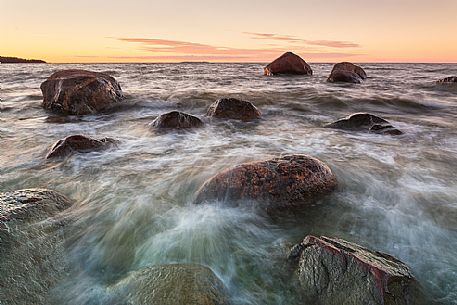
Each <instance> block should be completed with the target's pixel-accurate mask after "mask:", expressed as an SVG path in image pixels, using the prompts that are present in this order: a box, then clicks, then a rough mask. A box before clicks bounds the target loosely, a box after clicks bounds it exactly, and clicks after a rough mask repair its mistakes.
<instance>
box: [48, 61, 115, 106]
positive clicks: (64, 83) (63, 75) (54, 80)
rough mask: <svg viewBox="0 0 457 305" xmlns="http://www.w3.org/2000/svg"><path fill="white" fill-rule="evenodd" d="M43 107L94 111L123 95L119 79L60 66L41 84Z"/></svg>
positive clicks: (111, 104)
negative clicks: (61, 68)
mask: <svg viewBox="0 0 457 305" xmlns="http://www.w3.org/2000/svg"><path fill="white" fill-rule="evenodd" d="M41 91H42V92H43V107H44V108H45V109H48V110H50V111H52V112H54V113H58V114H73V115H82V114H94V113H99V112H102V111H106V110H108V109H109V108H111V107H112V106H113V105H115V104H117V103H119V102H121V101H122V99H123V94H122V90H121V87H120V85H119V83H118V82H117V81H116V80H115V79H114V78H113V77H111V76H109V75H107V74H105V73H99V72H92V71H86V70H63V71H58V72H56V73H54V74H52V75H51V76H50V77H49V78H48V79H47V80H46V81H45V82H44V83H42V84H41Z"/></svg>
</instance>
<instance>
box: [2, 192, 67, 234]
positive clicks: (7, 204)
mask: <svg viewBox="0 0 457 305" xmlns="http://www.w3.org/2000/svg"><path fill="white" fill-rule="evenodd" d="M70 206H71V201H70V200H68V199H67V198H66V197H65V196H63V195H61V194H59V193H57V192H55V191H51V190H47V189H26V190H19V191H14V192H5V193H0V226H2V225H6V224H7V223H8V222H10V221H20V222H25V221H30V220H35V221H38V220H41V219H43V218H46V217H51V216H53V215H55V214H57V213H58V212H60V211H62V210H64V209H66V208H68V207H70ZM0 228H1V227H0Z"/></svg>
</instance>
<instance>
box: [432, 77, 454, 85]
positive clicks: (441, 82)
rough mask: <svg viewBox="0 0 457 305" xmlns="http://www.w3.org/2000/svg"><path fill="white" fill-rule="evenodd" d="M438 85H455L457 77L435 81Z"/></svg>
mask: <svg viewBox="0 0 457 305" xmlns="http://www.w3.org/2000/svg"><path fill="white" fill-rule="evenodd" d="M437 83H438V84H455V83H457V76H449V77H445V78H443V79H440V80H438V81H437Z"/></svg>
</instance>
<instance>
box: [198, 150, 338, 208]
mask: <svg viewBox="0 0 457 305" xmlns="http://www.w3.org/2000/svg"><path fill="white" fill-rule="evenodd" d="M336 185H337V181H336V177H335V174H334V173H333V172H332V170H331V169H330V168H329V167H328V166H327V165H326V164H325V163H324V162H322V161H320V160H318V159H316V158H314V157H311V156H307V155H286V156H283V157H280V158H274V159H271V160H267V161H260V162H250V163H244V164H241V165H238V166H235V167H233V168H230V169H227V170H225V171H222V172H221V173H219V174H217V175H216V176H214V177H213V178H211V179H209V180H208V181H206V182H205V183H204V184H203V186H202V187H201V188H200V189H199V191H198V193H197V199H196V203H200V202H203V201H205V200H210V199H218V200H224V199H227V200H230V201H232V202H236V201H239V200H256V201H258V204H259V206H260V207H262V208H264V209H266V210H269V209H278V208H287V207H294V206H295V207H302V206H304V205H306V204H308V203H310V202H313V201H314V200H315V199H317V198H319V197H320V196H321V195H324V194H328V193H330V192H331V191H332V190H334V189H335V187H336Z"/></svg>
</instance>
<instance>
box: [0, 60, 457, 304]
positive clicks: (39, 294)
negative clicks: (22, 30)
mask: <svg viewBox="0 0 457 305" xmlns="http://www.w3.org/2000/svg"><path fill="white" fill-rule="evenodd" d="M0 59H1V58H0ZM259 74H261V73H260V72H259ZM264 75H265V76H268V77H284V76H286V79H287V77H290V76H291V75H292V76H293V77H312V75H313V69H312V68H311V66H310V65H309V64H308V63H306V61H305V60H303V59H302V58H300V57H299V56H298V55H296V54H294V53H291V52H287V53H285V54H283V55H282V56H280V57H279V58H277V59H276V60H274V61H273V62H272V63H270V64H268V65H267V66H266V67H265V68H264ZM456 79H457V77H447V78H443V79H442V80H438V81H436V82H437V86H440V85H441V84H446V85H453V84H454V83H456ZM369 81H370V78H369V76H368V75H367V73H366V72H365V70H364V69H363V68H362V67H360V66H357V65H354V64H352V63H348V62H343V63H338V64H335V65H334V67H333V69H332V71H331V73H330V75H329V76H328V78H327V79H326V80H323V81H322V82H323V83H327V82H328V83H329V84H328V86H334V87H338V85H336V84H334V83H349V84H350V85H349V86H355V87H357V88H359V87H360V86H363V84H364V83H366V82H369ZM351 84H354V85H351ZM125 85H126V86H128V84H125ZM123 86H124V85H123ZM41 92H42V95H43V102H42V104H41V106H42V108H43V109H44V110H43V109H41V111H46V112H49V113H51V114H53V115H58V116H66V117H68V116H88V115H94V114H106V113H111V112H113V111H116V110H117V109H116V106H117V105H120V104H121V105H122V104H126V103H128V102H127V101H126V98H125V96H124V92H123V91H122V89H121V86H120V84H119V82H118V81H117V80H116V79H115V78H114V77H113V76H111V75H109V73H105V72H93V71H86V70H62V71H57V72H55V73H53V74H52V75H50V76H49V78H48V79H47V80H46V81H44V82H43V83H42V84H41ZM256 105H257V106H255V105H254V103H253V102H251V101H248V100H244V99H239V98H235V97H231V96H219V97H217V99H216V98H215V99H213V100H212V102H211V103H209V104H207V105H206V106H205V107H206V108H205V109H206V112H201V111H200V112H198V113H186V112H183V111H181V110H180V109H176V110H172V111H168V112H164V113H157V114H156V116H154V117H152V119H149V118H148V120H149V121H148V122H147V123H145V130H146V131H147V132H148V135H149V134H152V135H154V136H155V135H157V136H160V135H161V134H162V133H166V134H174V133H175V134H179V135H180V136H183V137H185V136H192V134H193V133H195V130H197V129H199V130H208V131H207V132H212V130H213V129H211V128H210V127H211V126H214V125H215V124H220V122H223V123H227V126H229V127H230V128H240V129H243V128H244V126H248V124H253V125H255V122H258V121H262V120H268V116H267V115H265V114H264V111H263V109H262V104H261V103H260V104H258V103H256ZM189 112H196V111H193V110H192V109H191V110H190V111H189ZM347 115H348V116H347V117H343V118H341V119H339V120H336V121H334V122H332V120H330V119H329V120H328V123H327V124H325V125H322V126H319V127H317V128H322V129H325V130H327V129H328V130H335V131H334V133H335V134H336V136H340V135H341V134H342V133H354V134H357V133H361V134H367V133H371V134H376V136H377V137H378V136H379V138H382V139H385V138H389V137H400V138H403V137H404V136H405V135H407V132H408V131H407V130H406V129H403V127H404V126H403V125H401V124H397V123H395V122H396V121H395V120H392V117H390V116H389V115H388V114H383V115H382V116H381V115H380V114H375V113H368V112H356V113H352V112H350V111H348V113H347ZM384 116H385V117H386V118H387V119H386V118H384ZM390 121H392V122H394V123H391V122H390ZM233 122H235V123H236V124H234V123H233ZM397 125H399V127H398V128H397V127H396V126H397ZM224 126H225V125H224ZM240 126H241V127H240ZM229 127H227V128H229ZM252 132H255V129H254V131H252ZM151 137H153V136H151ZM177 139H178V140H177V141H179V138H177ZM197 139H198V138H197ZM54 141H55V142H54ZM53 142H54V144H52V143H53ZM123 145H124V143H123V142H122V141H119V140H118V139H117V136H116V134H113V135H112V137H92V136H89V135H83V134H79V132H76V131H73V132H69V133H68V134H67V135H65V136H64V137H62V138H60V137H58V138H55V139H53V140H52V141H50V142H49V146H48V147H49V150H48V151H47V152H46V154H45V153H42V154H41V155H40V156H41V157H40V158H43V159H50V160H53V162H48V163H47V164H54V161H55V163H58V162H63V161H62V160H64V159H66V158H69V157H70V156H71V155H73V154H86V153H93V152H97V153H99V154H102V155H103V154H105V153H106V154H107V153H108V152H109V151H112V150H116V149H125V147H124V146H123ZM316 156H319V154H318V153H316ZM334 164H335V161H334V160H332V159H325V160H324V158H323V159H322V160H321V159H320V157H319V158H317V157H315V156H311V155H308V154H304V153H303V154H302V153H293V154H292V153H290V154H277V155H272V156H271V158H269V159H262V158H257V159H255V160H252V161H250V162H240V163H239V164H237V165H235V166H228V165H227V166H225V167H224V168H223V169H222V170H220V171H218V172H217V173H216V174H215V175H214V176H212V177H210V178H209V179H208V180H206V181H204V182H203V183H199V182H198V181H197V182H195V181H191V182H189V181H186V183H188V184H190V185H191V187H189V189H191V190H192V192H193V194H192V196H193V197H192V198H193V199H194V200H193V205H191V207H195V208H197V207H199V206H201V205H216V207H218V208H219V207H220V208H221V209H222V208H225V207H226V206H229V207H233V206H235V207H239V208H246V207H251V208H252V207H254V208H255V210H256V211H259V214H261V215H263V212H267V214H268V215H270V216H275V215H276V214H277V213H279V212H282V211H287V212H291V213H295V212H297V211H298V212H300V213H301V214H303V215H306V213H304V212H306V211H307V210H308V209H310V208H311V207H314V208H316V205H317V203H318V202H319V201H320V200H322V198H325V197H329V196H332V195H335V194H338V192H339V191H340V190H341V189H342V188H345V187H346V182H343V183H340V181H341V180H340V179H339V178H340V177H339V176H338V175H339V171H338V170H335V166H334ZM50 170H55V169H50ZM79 204H80V203H79V202H77V200H72V199H69V198H67V197H66V196H65V195H63V194H60V193H58V192H56V191H52V190H48V189H25V190H17V191H5V192H3V193H0V305H6V304H7V305H10V304H11V305H19V304H52V303H51V302H52V296H51V294H52V293H51V292H52V290H53V289H55V288H56V287H59V286H58V285H59V282H60V281H61V280H62V279H63V278H64V277H68V276H69V277H71V276H72V274H69V273H71V272H72V271H73V269H72V268H71V266H69V265H68V261H67V259H66V255H67V254H68V253H67V250H68V249H67V244H66V241H67V238H68V237H67V227H68V226H69V225H72V224H74V223H76V222H78V220H77V219H76V218H74V217H73V216H72V215H71V211H72V209H78V208H79V207H80V206H79ZM319 208H322V207H321V206H319V205H317V209H319ZM256 215H257V214H256ZM324 216H325V215H324ZM324 216H322V217H324ZM268 219H269V218H268ZM303 221H304V222H306V221H309V219H306V217H304V219H303ZM308 234H314V232H303V236H305V238H304V239H303V240H302V241H299V242H298V243H297V244H296V245H294V246H293V247H290V249H288V253H287V255H284V257H282V258H281V261H282V262H283V263H284V264H285V265H287V266H289V267H290V270H291V271H290V277H291V278H294V279H296V281H297V282H298V283H299V289H297V290H294V289H292V288H291V290H293V292H294V293H295V294H297V295H298V296H299V298H301V299H303V300H306V301H307V302H309V303H307V304H323V305H333V304H335V305H337V304H348V305H350V304H353V305H358V304H373V305H377V304H379V305H383V304H384V305H387V304H389V305H397V304H398V305H416V304H417V305H422V304H424V305H425V304H431V303H430V302H429V301H428V300H429V298H428V296H427V295H426V293H425V292H424V290H423V288H422V285H421V284H420V283H419V281H418V280H417V279H416V278H415V276H414V275H413V272H412V271H411V270H410V268H409V267H408V266H407V265H406V264H405V263H403V262H402V261H400V260H399V259H397V258H395V257H393V256H391V255H389V254H385V253H382V252H378V251H376V250H373V249H369V248H366V247H364V246H361V245H359V244H356V243H354V242H352V241H350V240H349V241H346V240H343V239H340V238H338V237H326V236H320V237H318V236H314V235H308ZM290 242H294V243H295V242H297V241H296V240H293V241H290ZM361 244H364V243H361ZM209 246H211V245H209ZM234 255H235V254H234ZM138 265H139V266H135V267H134V268H131V269H130V270H128V272H127V273H125V274H123V275H122V276H119V277H118V278H116V280H114V281H113V282H112V283H110V285H109V286H108V287H105V288H104V289H105V290H103V292H104V293H106V294H108V295H110V300H113V302H112V303H111V304H119V305H121V304H138V305H140V304H156V305H167V304H170V305H171V304H173V305H229V304H234V303H233V300H232V299H231V297H232V296H231V295H230V283H227V282H226V281H224V279H223V278H222V276H221V274H220V273H218V272H217V271H216V270H213V269H211V268H210V267H208V266H206V265H205V264H204V263H173V264H171V263H170V264H157V265H149V266H143V265H141V264H138ZM274 276H275V275H273V278H274ZM23 285H25V287H23ZM21 290H22V291H23V293H22V294H21V295H16V294H12V293H11V292H12V291H21Z"/></svg>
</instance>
